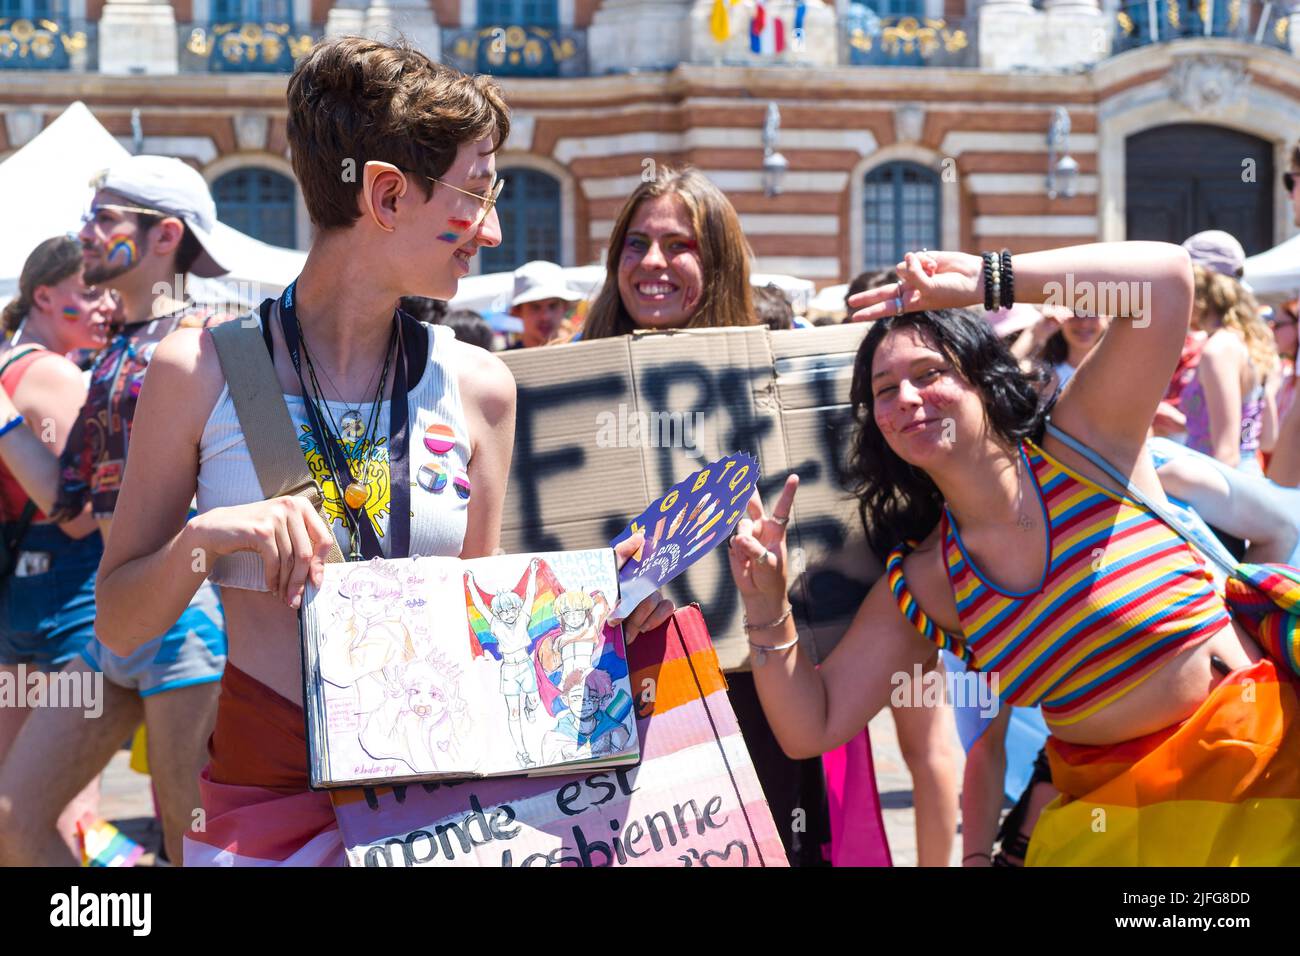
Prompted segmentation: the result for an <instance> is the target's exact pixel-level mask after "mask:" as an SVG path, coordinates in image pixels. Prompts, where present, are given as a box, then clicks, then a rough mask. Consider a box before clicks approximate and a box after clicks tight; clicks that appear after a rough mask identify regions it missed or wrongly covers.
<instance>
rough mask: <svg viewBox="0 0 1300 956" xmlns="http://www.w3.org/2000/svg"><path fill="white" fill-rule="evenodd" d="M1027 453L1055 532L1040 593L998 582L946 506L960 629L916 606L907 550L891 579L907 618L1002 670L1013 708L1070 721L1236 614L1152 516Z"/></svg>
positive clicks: (890, 567)
mask: <svg viewBox="0 0 1300 956" xmlns="http://www.w3.org/2000/svg"><path fill="white" fill-rule="evenodd" d="M1021 455H1022V456H1024V459H1025V462H1026V464H1027V465H1028V466H1029V469H1030V473H1031V474H1032V475H1033V476H1034V480H1035V484H1036V487H1037V491H1038V498H1039V503H1040V505H1041V507H1042V511H1043V515H1044V518H1045V519H1046V524H1047V527H1048V529H1049V530H1048V544H1049V548H1048V551H1049V559H1048V562H1047V567H1046V569H1045V570H1044V572H1043V576H1042V581H1041V582H1040V584H1039V586H1038V587H1037V588H1034V589H1033V590H1032V591H1026V592H1023V593H1018V594H1017V593H1011V592H1008V591H1003V590H1001V589H999V588H997V587H996V586H994V585H993V584H991V583H990V582H989V581H988V579H987V578H985V577H984V576H983V574H981V573H980V570H979V568H977V567H976V566H975V564H974V562H973V561H972V560H971V557H970V555H969V554H968V553H967V552H966V548H965V546H964V545H963V544H962V540H961V533H960V532H959V530H958V529H957V526H956V523H955V522H954V521H953V520H952V516H951V515H950V514H949V513H948V511H947V509H945V510H944V517H943V555H944V560H945V563H946V564H947V568H948V580H949V582H950V583H951V584H952V590H953V597H954V599H955V601H956V604H957V614H958V617H959V619H960V621H961V627H962V631H963V633H962V634H952V633H950V632H948V631H945V630H944V629H943V628H941V627H939V626H938V625H937V624H936V623H935V622H934V621H933V620H931V619H930V618H929V617H928V616H927V615H926V614H925V612H924V611H922V610H921V608H920V607H919V606H918V605H917V603H916V600H915V599H914V598H913V596H912V594H911V592H910V591H909V590H908V588H907V581H906V579H905V578H904V576H903V558H904V556H905V555H906V554H907V552H908V551H909V550H910V547H908V546H900V547H898V548H895V549H894V550H893V551H892V552H891V553H890V555H889V558H888V560H887V561H886V563H885V573H886V575H887V576H888V582H889V587H890V590H891V591H892V592H893V594H894V599H895V601H896V602H897V603H898V608H899V610H900V611H902V613H903V615H904V617H906V618H907V619H908V620H909V621H911V622H912V624H913V626H914V627H916V629H917V630H918V631H920V633H921V634H922V635H923V636H924V637H926V638H928V639H929V640H931V641H933V642H934V643H936V644H938V645H939V647H941V648H945V649H947V650H949V651H951V652H952V653H954V654H956V655H957V656H958V657H960V658H961V659H962V660H963V661H965V662H966V663H967V665H968V666H970V667H971V668H973V669H976V670H981V671H991V672H992V671H995V672H997V674H998V682H999V696H1001V698H1002V699H1003V700H1004V701H1005V702H1006V703H1009V704H1014V705H1017V706H1025V707H1032V706H1036V705H1041V706H1042V708H1043V716H1044V717H1045V718H1046V719H1047V721H1048V722H1049V723H1053V724H1056V725H1058V726H1059V725H1066V724H1073V723H1076V722H1078V721H1080V720H1083V719H1085V718H1087V717H1090V716H1091V715H1093V714H1095V713H1096V712H1097V711H1099V710H1101V709H1102V708H1103V707H1105V706H1106V705H1107V704H1109V703H1111V702H1113V701H1115V700H1117V699H1118V698H1120V697H1122V696H1123V695H1125V694H1127V693H1128V692H1129V691H1131V690H1133V688H1135V687H1137V686H1138V685H1139V684H1141V683H1142V682H1143V681H1144V680H1146V679H1147V678H1148V677H1150V676H1151V675H1152V674H1153V673H1155V671H1156V670H1158V669H1159V668H1160V666H1161V665H1162V664H1163V663H1165V662H1166V661H1168V659H1169V658H1170V657H1172V656H1173V655H1175V654H1177V653H1178V652H1179V651H1182V650H1184V649H1185V648H1188V647H1191V646H1193V645H1196V644H1199V643H1200V642H1202V641H1205V640H1207V639H1208V638H1210V637H1212V636H1213V635H1214V634H1216V633H1218V632H1219V631H1220V630H1222V629H1223V628H1224V627H1225V626H1226V625H1227V624H1228V623H1229V621H1230V618H1229V616H1228V612H1227V609H1226V607H1225V606H1224V602H1223V598H1222V597H1220V596H1219V595H1218V594H1217V593H1216V592H1215V590H1214V586H1213V579H1212V577H1211V576H1210V573H1209V571H1208V570H1207V568H1206V567H1205V565H1204V564H1203V563H1202V559H1201V557H1200V556H1199V555H1198V554H1196V552H1195V551H1194V550H1193V549H1192V548H1191V546H1189V545H1188V544H1187V543H1186V541H1184V540H1183V538H1182V537H1180V536H1179V535H1178V533H1177V532H1175V531H1173V530H1172V529H1171V528H1169V527H1168V526H1167V525H1165V524H1164V522H1162V521H1161V520H1160V519H1159V518H1158V517H1156V516H1155V515H1154V514H1153V513H1152V512H1150V511H1149V510H1147V509H1146V508H1145V507H1143V506H1142V505H1140V504H1137V503H1136V502H1132V501H1130V500H1129V499H1127V498H1121V497H1119V496H1118V495H1115V494H1113V493H1111V492H1110V491H1107V490H1106V489H1104V488H1101V487H1099V486H1098V485H1097V484H1095V483H1094V482H1092V481H1089V480H1088V479H1087V478H1084V477H1083V476H1081V475H1079V474H1078V473H1077V472H1074V471H1072V470H1070V469H1069V468H1067V467H1066V466H1064V465H1063V464H1061V463H1060V462H1059V461H1057V460H1056V459H1055V458H1052V457H1051V456H1050V455H1048V454H1047V453H1046V452H1045V451H1043V450H1042V449H1041V448H1039V447H1037V446H1036V445H1034V444H1033V443H1032V442H1028V441H1027V442H1025V443H1024V446H1023V448H1022V449H1021Z"/></svg>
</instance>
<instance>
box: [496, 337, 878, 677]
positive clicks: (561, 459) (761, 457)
mask: <svg viewBox="0 0 1300 956" xmlns="http://www.w3.org/2000/svg"><path fill="white" fill-rule="evenodd" d="M865 332H866V326H865V325H864V324H862V323H857V324H852V325H837V326H827V327H824V328H817V329H797V330H791V331H787V332H771V331H769V330H768V329H767V328H766V327H762V326H751V327H746V328H734V329H696V330H683V331H678V332H671V333H665V332H659V333H639V334H637V335H634V336H624V337H621V338H615V339H603V340H599V341H594V342H576V343H573V344H571V345H560V346H547V347H545V348H536V349H516V350H514V351H511V352H505V353H502V358H503V359H504V360H505V362H506V364H507V365H509V366H510V369H511V371H512V372H513V373H514V376H515V381H516V383H517V385H518V389H519V402H518V412H517V418H516V427H515V448H514V458H513V460H512V463H511V470H510V483H509V486H508V487H507V490H506V513H505V517H504V520H503V525H502V532H501V546H502V548H503V549H504V550H505V551H506V552H525V551H557V550H577V549H584V548H595V547H600V546H602V545H604V544H606V543H607V542H609V541H610V540H611V539H612V538H613V537H614V536H615V535H617V534H618V533H619V532H620V531H621V530H622V529H623V528H624V527H626V525H627V521H628V516H629V515H630V514H634V513H636V512H637V511H639V510H640V509H642V508H644V507H646V506H647V505H649V504H650V503H651V502H652V501H654V500H655V499H656V498H658V497H659V496H660V495H662V494H664V493H665V492H666V491H668V489H669V488H670V487H672V485H673V484H674V483H675V482H676V481H677V480H678V479H679V478H680V477H681V476H682V475H684V474H688V473H690V472H692V471H695V470H698V469H699V468H701V467H703V466H704V465H705V464H706V463H708V462H710V461H713V460H715V459H717V458H719V457H721V456H723V455H725V454H728V453H730V452H733V451H736V450H739V449H743V450H745V451H747V452H750V453H752V454H753V456H754V457H755V459H757V461H758V464H759V467H760V469H761V470H762V475H763V477H762V480H761V481H760V482H759V490H760V491H761V492H762V494H763V499H764V503H765V504H766V505H767V507H769V508H770V507H771V506H772V504H773V503H774V501H775V496H776V495H777V494H778V493H779V492H780V489H781V487H782V485H784V483H785V479H786V476H787V475H789V474H790V473H791V472H797V473H798V474H799V479H800V485H799V494H798V496H797V497H796V499H795V505H794V514H793V520H792V521H791V523H790V525H789V527H788V529H787V541H788V544H789V551H790V563H791V566H792V567H791V589H790V601H791V604H792V605H793V606H794V611H795V621H796V623H797V625H798V628H799V633H800V635H801V637H802V638H803V640H804V642H805V646H806V648H807V650H808V651H809V652H811V654H812V655H813V659H814V660H819V661H820V660H822V659H824V658H825V655H826V654H828V653H829V652H830V650H831V648H832V647H833V646H834V644H835V642H836V641H838V640H839V638H840V637H841V636H842V635H843V633H844V631H845V629H846V628H847V627H848V624H849V621H850V620H852V617H853V614H854V613H855V612H856V611H857V609H858V606H859V604H861V602H862V599H863V598H864V597H865V596H866V592H867V588H868V586H869V584H870V582H872V581H874V580H875V578H876V577H877V576H878V575H879V574H880V571H881V568H880V564H879V562H878V561H877V560H876V559H875V558H874V557H873V556H872V555H871V554H870V552H869V551H868V550H867V548H866V545H865V541H864V537H863V534H862V526H861V523H860V521H859V519H858V515H857V502H856V500H855V499H854V498H853V496H852V490H851V488H850V487H849V486H848V483H847V481H846V479H845V477H844V462H845V460H846V454H847V451H848V443H849V440H850V438H851V436H852V424H853V423H852V420H851V416H850V414H849V410H848V396H849V384H850V382H851V380H852V377H853V360H854V357H855V355H856V353H857V349H858V346H859V344H860V343H861V340H862V337H863V335H864V334H865ZM800 569H802V571H800ZM665 593H666V594H667V595H668V596H669V597H670V598H672V599H673V600H674V601H675V602H676V603H677V604H678V605H679V606H685V605H687V604H691V603H697V604H699V605H700V607H701V608H702V609H703V612H704V616H705V620H706V621H707V623H708V627H709V633H710V634H711V635H712V637H713V642H714V646H715V647H716V648H717V651H718V658H719V660H720V661H721V663H722V667H723V669H724V670H733V669H747V668H748V666H749V665H748V657H749V653H748V647H747V645H746V643H745V635H744V631H743V629H742V627H741V615H742V612H743V608H742V607H741V603H740V596H739V594H738V593H737V592H736V588H735V585H734V584H733V583H732V580H731V573H730V570H729V568H728V564H727V553H726V550H725V549H724V548H718V549H715V550H714V552H713V553H712V554H709V555H707V556H706V557H705V558H704V559H703V560H701V561H699V562H698V563H696V564H695V565H694V566H693V567H691V568H690V569H689V570H688V571H687V572H686V573H685V574H683V575H682V576H681V577H679V578H677V579H676V580H674V581H673V582H672V583H670V584H669V585H668V586H667V588H665Z"/></svg>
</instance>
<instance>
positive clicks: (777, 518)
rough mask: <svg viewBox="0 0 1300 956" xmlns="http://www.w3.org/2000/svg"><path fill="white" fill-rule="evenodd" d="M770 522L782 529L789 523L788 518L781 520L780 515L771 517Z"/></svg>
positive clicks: (787, 516)
mask: <svg viewBox="0 0 1300 956" xmlns="http://www.w3.org/2000/svg"><path fill="white" fill-rule="evenodd" d="M772 520H773V521H775V522H776V523H777V524H779V525H780V526H781V527H782V528H784V527H785V526H786V525H788V524H789V523H790V516H789V515H786V516H785V517H784V518H782V517H781V516H780V515H772Z"/></svg>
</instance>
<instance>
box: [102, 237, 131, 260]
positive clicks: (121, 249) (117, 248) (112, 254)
mask: <svg viewBox="0 0 1300 956" xmlns="http://www.w3.org/2000/svg"><path fill="white" fill-rule="evenodd" d="M135 258H136V248H135V242H133V241H132V240H131V239H128V238H127V237H126V236H114V237H113V238H112V239H110V240H109V243H108V261H109V262H112V261H113V260H115V259H117V260H120V261H121V262H122V264H123V265H127V266H129V265H131V263H133V262H135Z"/></svg>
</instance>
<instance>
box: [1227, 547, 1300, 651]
mask: <svg viewBox="0 0 1300 956" xmlns="http://www.w3.org/2000/svg"><path fill="white" fill-rule="evenodd" d="M1227 588H1228V602H1229V604H1230V605H1231V607H1232V616H1233V619H1234V620H1238V621H1240V622H1241V623H1242V624H1243V625H1244V626H1245V628H1246V629H1247V630H1248V631H1250V634H1251V636H1252V637H1254V638H1255V640H1257V641H1259V645H1260V647H1261V648H1263V650H1264V653H1266V654H1268V656H1269V657H1271V658H1273V660H1275V661H1277V662H1278V663H1279V664H1282V665H1283V666H1284V667H1286V668H1287V669H1289V670H1290V671H1291V673H1293V674H1296V675H1300V570H1298V569H1296V568H1292V567H1289V566H1287V565H1284V564H1241V565H1238V566H1237V570H1236V574H1235V576H1234V577H1232V578H1229V579H1228V583H1227Z"/></svg>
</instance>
